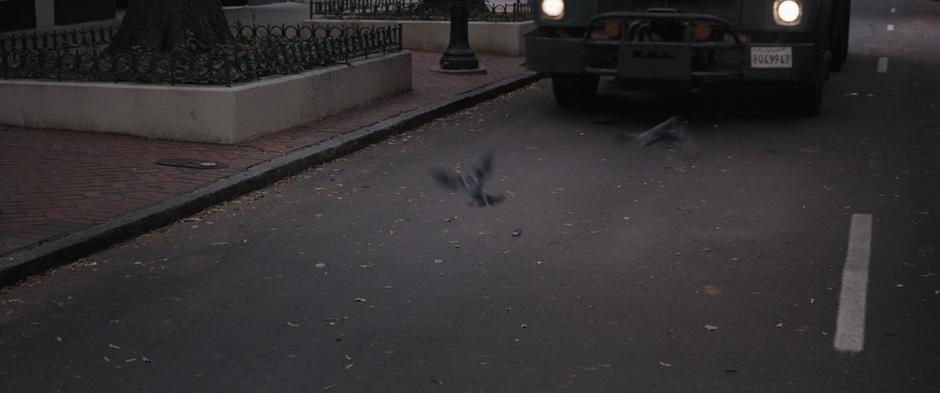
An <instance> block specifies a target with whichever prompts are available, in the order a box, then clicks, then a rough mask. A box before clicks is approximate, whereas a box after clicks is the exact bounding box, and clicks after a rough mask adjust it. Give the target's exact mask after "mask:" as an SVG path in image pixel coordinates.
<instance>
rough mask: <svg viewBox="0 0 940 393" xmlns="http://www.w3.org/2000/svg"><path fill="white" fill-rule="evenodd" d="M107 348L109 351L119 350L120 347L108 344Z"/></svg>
mask: <svg viewBox="0 0 940 393" xmlns="http://www.w3.org/2000/svg"><path fill="white" fill-rule="evenodd" d="M108 347H110V348H111V349H121V347H119V346H117V345H114V344H108Z"/></svg>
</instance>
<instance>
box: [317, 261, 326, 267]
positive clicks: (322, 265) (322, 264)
mask: <svg viewBox="0 0 940 393" xmlns="http://www.w3.org/2000/svg"><path fill="white" fill-rule="evenodd" d="M316 266H317V269H323V268H325V267H326V264H325V263H323V262H320V263H318V264H316Z"/></svg>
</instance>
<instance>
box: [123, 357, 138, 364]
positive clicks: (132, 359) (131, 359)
mask: <svg viewBox="0 0 940 393" xmlns="http://www.w3.org/2000/svg"><path fill="white" fill-rule="evenodd" d="M136 361H137V358H130V359H124V363H133V362H136Z"/></svg>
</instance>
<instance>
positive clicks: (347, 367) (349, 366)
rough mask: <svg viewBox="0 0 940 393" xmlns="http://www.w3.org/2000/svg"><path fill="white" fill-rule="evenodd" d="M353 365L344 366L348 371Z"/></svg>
mask: <svg viewBox="0 0 940 393" xmlns="http://www.w3.org/2000/svg"><path fill="white" fill-rule="evenodd" d="M354 364H355V363H349V364H347V365H346V369H347V370H349V369H351V368H353V365H354Z"/></svg>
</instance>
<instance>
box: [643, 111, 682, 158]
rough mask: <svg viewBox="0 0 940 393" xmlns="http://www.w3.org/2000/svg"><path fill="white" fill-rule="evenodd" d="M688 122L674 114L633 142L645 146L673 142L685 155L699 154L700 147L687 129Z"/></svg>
mask: <svg viewBox="0 0 940 393" xmlns="http://www.w3.org/2000/svg"><path fill="white" fill-rule="evenodd" d="M687 124H688V122H687V121H685V120H684V119H682V117H681V116H673V117H671V118H669V119H668V120H666V121H664V122H662V123H659V124H658V125H656V127H653V128H651V129H649V131H646V132H644V133H642V134H639V135H637V136H636V137H634V138H633V140H632V141H631V142H632V143H636V144H637V145H639V146H640V147H643V148H646V147H649V146H651V145H654V144H656V143H659V142H667V143H668V142H672V143H673V144H674V145H675V147H676V150H678V151H679V153H680V154H681V155H682V156H683V157H685V158H692V157H694V156H695V155H696V154H697V152H698V147H696V145H695V142H694V141H693V140H692V137H691V136H690V135H689V134H688V132H687V131H686V125H687Z"/></svg>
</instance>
